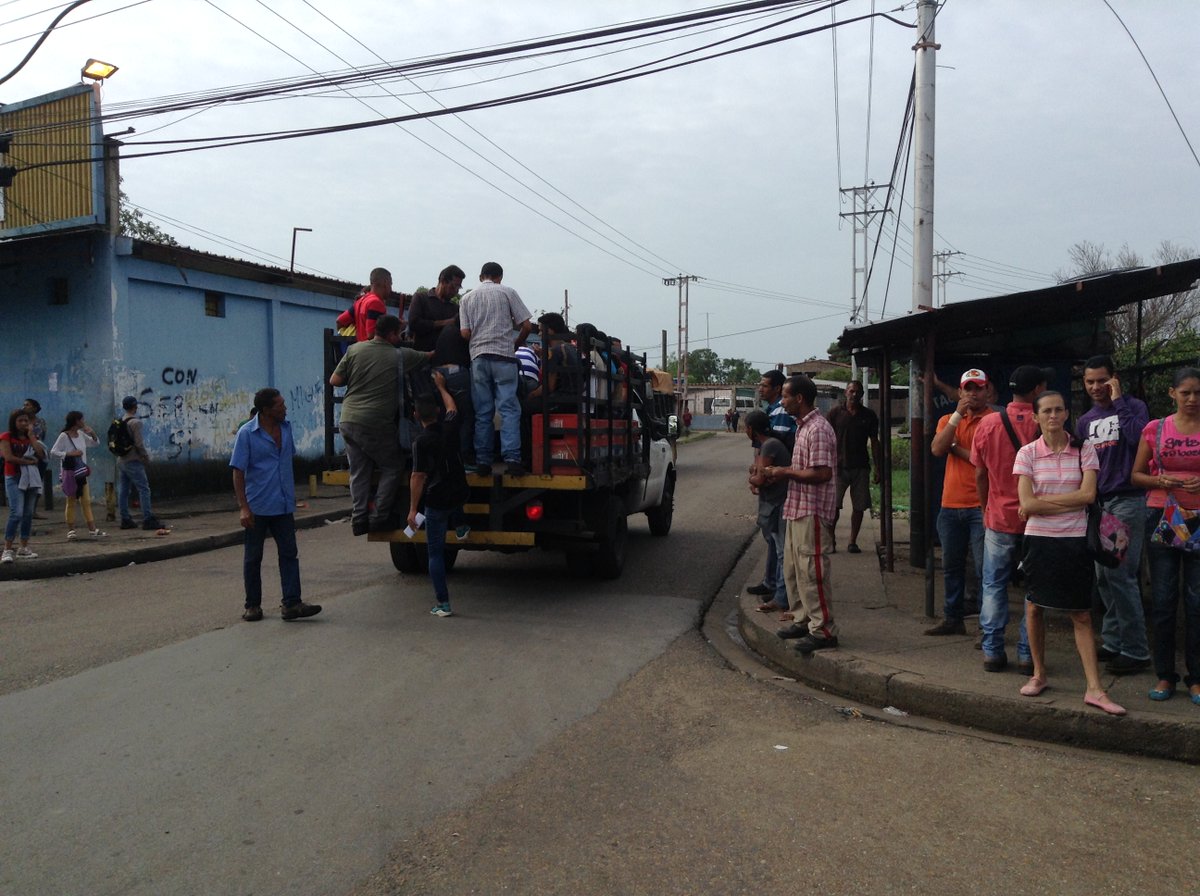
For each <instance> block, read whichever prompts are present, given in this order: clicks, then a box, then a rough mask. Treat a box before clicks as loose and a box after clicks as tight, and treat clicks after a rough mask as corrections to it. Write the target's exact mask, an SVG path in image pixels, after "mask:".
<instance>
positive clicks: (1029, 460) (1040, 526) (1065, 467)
mask: <svg viewBox="0 0 1200 896" xmlns="http://www.w3.org/2000/svg"><path fill="white" fill-rule="evenodd" d="M1082 452H1083V453H1082V456H1081V455H1080V449H1078V448H1073V447H1072V446H1070V445H1067V447H1066V448H1064V449H1063V450H1062V451H1059V452H1055V451H1052V450H1051V449H1050V446H1049V445H1047V444H1046V438H1045V436H1040V437H1039V438H1038V440H1037V441H1036V442H1031V443H1029V444H1028V445H1026V446H1024V447H1023V448H1022V449H1021V450H1020V451H1018V452H1017V459H1016V462H1015V463H1014V464H1013V475H1014V476H1028V477H1029V478H1030V479H1032V480H1033V494H1034V496H1035V497H1037V498H1050V497H1053V496H1054V495H1065V494H1067V493H1068V492H1073V491H1077V490H1078V489H1079V485H1080V483H1081V482H1083V470H1099V469H1100V461H1099V460H1098V459H1097V458H1096V449H1095V448H1093V447H1092V446H1091V445H1088V444H1086V443H1084V446H1083V449H1082ZM1081 464H1082V468H1081ZM1025 534H1026V535H1043V536H1046V537H1048V538H1082V537H1083V536H1084V535H1087V513H1086V511H1085V509H1084V508H1083V507H1077V508H1076V509H1074V510H1071V511H1068V512H1067V513H1055V514H1051V515H1049V516H1040V515H1039V516H1031V517H1030V518H1029V520H1028V521H1027V522H1026V523H1025Z"/></svg>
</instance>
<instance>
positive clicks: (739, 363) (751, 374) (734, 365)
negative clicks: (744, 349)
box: [721, 358, 761, 383]
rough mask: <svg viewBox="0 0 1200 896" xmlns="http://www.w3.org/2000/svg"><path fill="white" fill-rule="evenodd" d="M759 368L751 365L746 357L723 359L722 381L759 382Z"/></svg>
mask: <svg viewBox="0 0 1200 896" xmlns="http://www.w3.org/2000/svg"><path fill="white" fill-rule="evenodd" d="M760 378H761V377H760V375H759V373H758V371H757V370H755V369H754V368H753V367H751V366H750V362H749V361H747V360H745V359H744V358H722V359H721V382H723V383H757V382H758V380H759V379H760Z"/></svg>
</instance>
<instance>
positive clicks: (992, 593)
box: [979, 527, 1033, 663]
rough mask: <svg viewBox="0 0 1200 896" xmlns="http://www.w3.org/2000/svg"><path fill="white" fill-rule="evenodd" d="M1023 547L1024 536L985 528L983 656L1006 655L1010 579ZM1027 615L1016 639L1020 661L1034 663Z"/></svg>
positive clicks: (981, 620) (980, 612) (982, 614)
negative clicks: (1014, 556)
mask: <svg viewBox="0 0 1200 896" xmlns="http://www.w3.org/2000/svg"><path fill="white" fill-rule="evenodd" d="M1020 545H1021V536H1020V535H1014V534H1012V533H1010V532H997V531H996V530H995V529H988V528H986V527H985V528H984V532H983V584H982V591H983V594H982V601H981V603H982V606H981V607H980V610H979V628H980V629H981V630H982V631H983V653H984V655H985V656H987V657H988V658H994V657H999V656H1004V655H1005V654H1004V628H1005V626H1007V625H1008V580H1009V578H1010V577H1011V575H1012V560H1013V555H1014V554H1015V553H1016V551H1017V548H1018V547H1020ZM1032 658H1033V657H1032V654H1031V653H1030V652H1029V635H1028V633H1027V632H1026V631H1025V614H1024V613H1022V614H1021V634H1020V636H1019V637H1018V639H1017V660H1018V661H1019V662H1022V663H1027V662H1030V661H1031V660H1032Z"/></svg>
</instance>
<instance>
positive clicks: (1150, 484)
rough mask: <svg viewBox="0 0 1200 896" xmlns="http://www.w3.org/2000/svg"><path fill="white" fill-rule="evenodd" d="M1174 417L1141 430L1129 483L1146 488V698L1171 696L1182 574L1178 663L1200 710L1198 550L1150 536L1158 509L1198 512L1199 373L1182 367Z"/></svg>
mask: <svg viewBox="0 0 1200 896" xmlns="http://www.w3.org/2000/svg"><path fill="white" fill-rule="evenodd" d="M1170 396H1171V399H1172V400H1173V401H1174V402H1175V413H1174V414H1171V415H1170V416H1167V417H1163V418H1162V419H1161V420H1151V421H1150V422H1149V423H1148V424H1146V428H1145V429H1144V430H1142V439H1141V442H1139V444H1138V453H1137V458H1136V459H1135V460H1134V462H1133V475H1132V476H1131V477H1130V478H1131V480H1132V482H1133V484H1134V485H1136V486H1138V487H1139V488H1144V489H1146V506H1147V508H1149V513H1148V514H1147V519H1148V522H1147V534H1148V535H1150V537H1148V538H1147V539H1146V555H1147V558H1148V560H1149V564H1150V595H1151V598H1150V602H1151V615H1152V617H1153V619H1154V641H1153V644H1152V645H1151V646H1152V649H1153V653H1154V671H1155V673H1156V674H1157V675H1158V684H1156V685H1155V686H1154V688H1153V689H1151V691H1150V694H1149V696H1150V699H1151V700H1169V699H1170V698H1171V697H1172V696H1173V695H1174V694H1175V685H1176V683H1177V682H1178V681H1179V674H1178V673H1177V672H1176V671H1175V616H1176V613H1177V611H1178V603H1179V577H1180V573H1181V572H1182V575H1183V618H1184V625H1185V630H1184V631H1185V633H1184V647H1183V661H1184V668H1185V669H1186V670H1187V674H1186V675H1185V676H1184V679H1183V681H1184V684H1186V685H1187V688H1188V693H1189V694H1190V696H1191V700H1192V702H1193V703H1195V704H1196V705H1197V706H1200V552H1196V551H1192V550H1184V549H1182V548H1181V547H1173V546H1171V545H1170V544H1164V543H1163V542H1162V540H1161V538H1159V537H1156V536H1155V535H1154V534H1153V533H1154V531H1155V530H1156V529H1157V528H1158V523H1159V520H1160V519H1161V518H1162V511H1163V508H1164V507H1166V506H1169V505H1171V504H1177V505H1178V506H1179V507H1181V508H1183V509H1184V510H1191V511H1200V370H1198V369H1196V368H1195V367H1183V368H1180V369H1179V370H1178V371H1176V372H1175V376H1174V377H1173V378H1172V380H1171V389H1170Z"/></svg>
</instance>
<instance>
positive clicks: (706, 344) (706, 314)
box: [700, 311, 712, 348]
mask: <svg viewBox="0 0 1200 896" xmlns="http://www.w3.org/2000/svg"><path fill="white" fill-rule="evenodd" d="M700 313H701V314H703V315H704V347H705V348H712V342H711V341H710V339H709V336H710V334H709V332H708V324H709V318H710V317H712V312H711V311H701V312H700Z"/></svg>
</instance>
